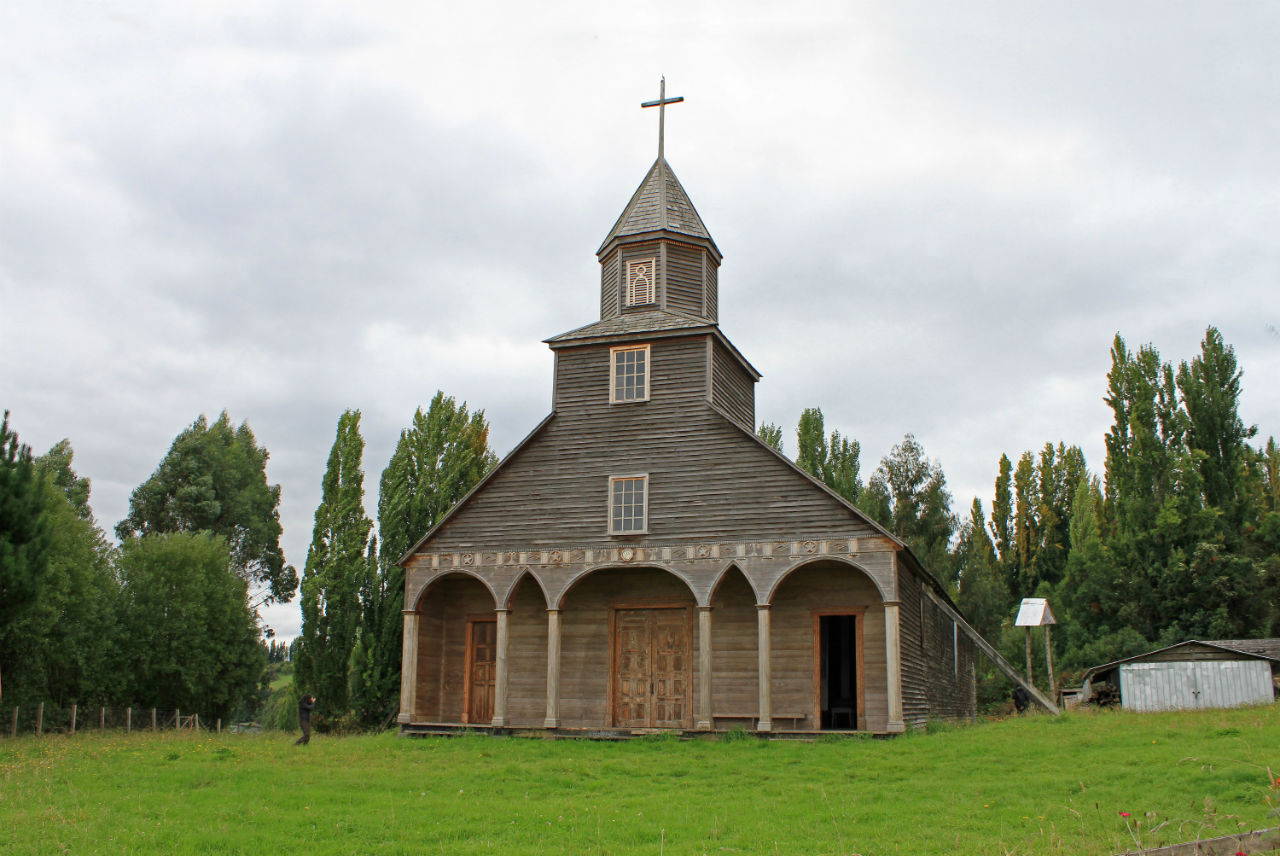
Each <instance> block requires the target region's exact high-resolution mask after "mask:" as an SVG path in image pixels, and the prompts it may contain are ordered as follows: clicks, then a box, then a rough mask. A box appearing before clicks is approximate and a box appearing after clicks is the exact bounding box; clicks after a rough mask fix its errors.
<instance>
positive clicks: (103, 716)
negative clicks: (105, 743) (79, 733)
mask: <svg viewBox="0 0 1280 856" xmlns="http://www.w3.org/2000/svg"><path fill="white" fill-rule="evenodd" d="M98 730H99V731H106V730H107V709H106V708H105V707H100V708H98Z"/></svg>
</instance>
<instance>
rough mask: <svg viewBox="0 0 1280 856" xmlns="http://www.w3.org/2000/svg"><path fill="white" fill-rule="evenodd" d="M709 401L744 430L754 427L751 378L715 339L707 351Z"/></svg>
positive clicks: (753, 399) (754, 396)
mask: <svg viewBox="0 0 1280 856" xmlns="http://www.w3.org/2000/svg"><path fill="white" fill-rule="evenodd" d="M711 402H712V403H713V404H715V405H716V406H717V407H719V408H720V409H721V410H723V411H725V412H726V413H728V414H729V415H730V416H732V417H733V418H734V419H735V420H736V421H737V422H738V424H739V425H741V426H742V427H744V428H746V429H747V430H748V431H754V430H755V427H756V426H755V418H756V384H755V379H754V378H752V377H751V375H749V374H747V371H746V369H744V368H743V367H742V363H740V362H738V360H736V359H734V357H733V355H732V354H731V353H729V349H728V348H726V347H725V346H724V345H722V344H720V342H718V341H716V342H714V346H713V348H712V352H711Z"/></svg>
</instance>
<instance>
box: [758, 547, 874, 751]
mask: <svg viewBox="0 0 1280 856" xmlns="http://www.w3.org/2000/svg"><path fill="white" fill-rule="evenodd" d="M885 612H886V610H885V600H884V596H883V593H882V591H881V589H880V588H879V586H878V585H877V583H876V580H875V578H874V577H872V576H871V575H870V574H867V573H866V572H865V571H863V570H862V569H861V568H859V567H858V566H857V564H856V563H854V562H852V561H849V560H848V559H844V558H838V557H819V558H814V559H811V560H806V561H802V562H797V563H796V564H795V565H793V566H792V567H791V568H788V569H787V571H786V572H785V573H783V574H780V575H779V577H778V578H777V580H776V581H775V582H774V584H773V585H772V587H771V588H770V590H769V592H768V596H767V600H766V601H765V602H763V603H760V604H758V605H757V617H758V627H759V646H760V647H759V662H760V678H759V686H760V687H763V688H765V691H763V692H761V693H760V719H761V725H760V727H761V729H762V730H765V726H766V724H767V725H769V726H772V721H773V720H790V721H791V722H793V723H794V724H795V727H798V728H802V729H806V730H821V729H839V730H850V729H855V728H856V729H859V730H862V729H868V728H869V729H871V730H873V731H883V730H885V729H886V726H887V722H888V718H889V717H888V712H889V704H888V695H889V687H890V685H891V684H892V683H893V682H892V681H891V680H890V677H889V675H888V665H889V664H888V662H887V656H886V654H887V648H886V633H885Z"/></svg>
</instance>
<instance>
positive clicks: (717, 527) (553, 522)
mask: <svg viewBox="0 0 1280 856" xmlns="http://www.w3.org/2000/svg"><path fill="white" fill-rule="evenodd" d="M705 347H706V345H705V337H704V336H692V337H687V338H679V339H659V340H655V341H654V342H653V343H652V345H651V350H650V364H651V365H650V375H651V379H650V400H649V401H647V402H632V403H625V404H612V405H611V404H609V403H608V402H609V371H610V361H609V348H608V346H607V345H600V346H586V347H580V348H565V349H563V350H561V351H559V359H558V360H557V366H558V377H557V380H556V402H557V411H556V415H555V418H554V419H552V420H551V421H550V422H549V423H548V424H547V425H546V427H545V428H543V430H542V431H541V433H540V434H538V435H537V436H535V437H533V438H531V439H530V441H529V442H528V443H526V444H525V445H524V447H523V448H522V449H521V450H520V451H519V453H518V454H517V455H516V456H515V457H514V458H512V459H510V460H508V461H507V462H506V464H505V465H504V466H503V468H502V469H501V470H500V471H499V472H498V473H497V474H496V475H495V476H494V477H493V478H492V479H491V480H490V481H489V482H488V484H486V486H485V489H484V490H483V491H481V492H479V493H478V494H476V495H474V496H473V497H472V498H471V500H470V501H468V502H467V503H466V504H465V505H464V506H463V507H461V508H459V509H458V510H457V511H456V512H455V513H454V515H453V516H452V517H451V518H450V519H449V520H448V521H447V522H446V523H445V524H444V525H443V526H442V527H441V528H440V529H439V530H438V531H437V532H436V533H435V535H434V536H433V537H432V538H431V539H430V540H429V541H428V542H427V543H425V544H423V545H422V546H421V548H420V550H422V551H425V550H436V551H438V550H479V549H485V550H500V549H503V548H504V547H505V546H508V545H509V546H511V547H516V546H556V547H560V546H565V545H570V544H578V543H592V542H598V541H601V540H611V541H613V542H615V543H631V544H640V545H643V544H645V543H665V544H670V543H697V542H700V541H705V540H706V539H708V538H725V539H732V538H769V537H774V536H775V535H776V534H778V533H779V522H780V521H781V520H785V526H786V528H787V529H788V530H790V531H792V532H795V533H798V534H801V535H803V537H813V535H814V534H823V533H832V534H839V535H841V536H843V537H860V536H873V535H876V534H878V533H877V532H876V531H875V529H874V528H873V527H872V526H870V525H869V524H867V523H866V522H865V521H864V520H863V519H862V518H861V517H860V516H858V515H857V514H856V513H855V512H853V511H851V510H850V509H848V508H847V507H846V506H844V505H842V504H841V503H840V502H838V501H837V500H836V499H835V498H833V497H831V496H829V495H828V494H826V493H824V492H823V491H821V490H820V489H815V486H814V485H813V483H812V482H810V481H809V480H808V479H806V478H805V477H804V476H803V475H801V474H799V473H797V472H796V471H795V470H793V469H792V468H791V467H790V466H788V465H787V464H786V463H785V462H783V461H781V460H779V459H778V458H776V457H775V456H774V455H773V454H772V453H771V452H770V451H769V450H768V449H765V448H762V447H761V446H760V445H759V444H758V443H757V442H755V441H754V440H752V439H751V438H750V437H748V436H744V434H743V433H742V431H741V430H740V429H738V428H736V427H734V426H733V425H732V424H731V423H729V422H728V421H727V420H726V419H725V418H724V417H723V416H721V415H720V414H719V413H717V412H716V411H715V410H713V409H711V408H710V407H708V406H707V403H706V401H705V396H706V380H705V377H704V375H703V372H704V371H705V365H706V359H705ZM634 473H648V474H649V520H648V531H647V532H646V533H644V534H640V535H628V536H615V537H613V538H610V537H609V536H608V535H607V531H608V516H607V503H606V499H607V492H608V479H609V476H610V475H622V474H634Z"/></svg>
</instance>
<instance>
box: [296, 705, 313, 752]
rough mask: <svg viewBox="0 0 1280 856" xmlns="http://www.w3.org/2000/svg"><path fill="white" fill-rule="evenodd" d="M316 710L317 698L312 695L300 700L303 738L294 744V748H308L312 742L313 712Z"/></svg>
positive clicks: (299, 710)
mask: <svg viewBox="0 0 1280 856" xmlns="http://www.w3.org/2000/svg"><path fill="white" fill-rule="evenodd" d="M315 708H316V697H315V696H313V695H312V694H311V693H307V694H306V695H304V696H303V697H302V698H300V699H298V724H299V725H301V726H302V736H301V737H299V738H298V739H297V740H296V741H295V742H294V744H293V745H294V746H306V745H307V744H308V743H310V742H311V711H313V710H315Z"/></svg>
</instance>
